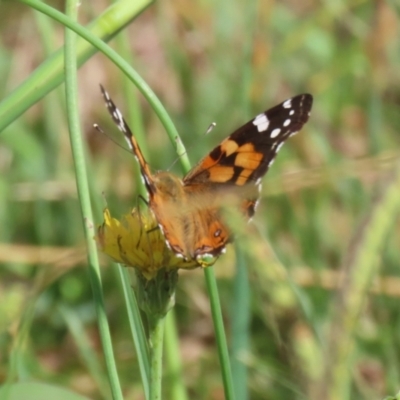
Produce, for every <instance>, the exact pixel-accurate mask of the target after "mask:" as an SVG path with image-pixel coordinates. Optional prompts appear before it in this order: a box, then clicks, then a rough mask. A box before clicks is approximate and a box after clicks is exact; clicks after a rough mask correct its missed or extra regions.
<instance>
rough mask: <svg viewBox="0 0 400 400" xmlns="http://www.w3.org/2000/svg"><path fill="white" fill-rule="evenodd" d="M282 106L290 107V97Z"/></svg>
mask: <svg viewBox="0 0 400 400" xmlns="http://www.w3.org/2000/svg"><path fill="white" fill-rule="evenodd" d="M282 106H283V108H292V99H289V100H286V101H285V102H284V103H283V104H282Z"/></svg>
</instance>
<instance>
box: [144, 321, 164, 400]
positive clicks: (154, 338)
mask: <svg viewBox="0 0 400 400" xmlns="http://www.w3.org/2000/svg"><path fill="white" fill-rule="evenodd" d="M148 321H149V344H150V400H161V378H162V356H163V339H164V326H165V316H160V315H154V314H153V315H150V314H148Z"/></svg>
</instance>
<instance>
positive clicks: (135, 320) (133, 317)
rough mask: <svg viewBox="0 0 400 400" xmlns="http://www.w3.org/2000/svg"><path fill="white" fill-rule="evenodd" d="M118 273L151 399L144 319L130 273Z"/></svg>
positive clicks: (144, 383)
mask: <svg viewBox="0 0 400 400" xmlns="http://www.w3.org/2000/svg"><path fill="white" fill-rule="evenodd" d="M118 272H119V275H120V278H121V284H122V289H123V292H124V297H125V304H126V306H127V311H128V318H129V326H130V328H131V333H132V337H133V343H134V344H135V349H136V354H137V358H138V363H139V369H140V374H141V377H142V383H143V390H144V395H145V398H146V399H148V398H149V396H150V395H149V393H150V389H149V382H150V360H149V347H148V344H147V339H146V334H145V332H144V328H143V323H142V318H141V316H140V311H139V306H138V304H137V301H136V297H135V294H134V293H133V291H132V287H131V285H130V283H129V282H130V279H129V272H128V270H127V269H126V268H125V267H122V266H121V265H119V266H118Z"/></svg>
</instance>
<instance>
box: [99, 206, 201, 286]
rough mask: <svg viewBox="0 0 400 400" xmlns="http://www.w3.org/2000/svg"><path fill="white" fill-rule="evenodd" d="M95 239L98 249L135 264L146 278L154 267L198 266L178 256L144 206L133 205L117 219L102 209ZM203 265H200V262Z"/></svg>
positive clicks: (152, 271) (132, 264)
mask: <svg viewBox="0 0 400 400" xmlns="http://www.w3.org/2000/svg"><path fill="white" fill-rule="evenodd" d="M103 216H104V222H103V224H102V225H100V226H99V228H98V231H97V236H96V238H95V239H96V241H97V243H98V245H99V247H100V249H101V250H102V251H103V252H104V253H105V254H107V255H109V256H110V257H111V258H113V259H114V260H115V261H116V262H118V263H121V264H125V265H127V266H131V267H134V268H136V269H137V270H138V271H139V272H140V273H141V274H142V275H143V276H144V278H145V279H147V280H151V279H153V278H155V277H156V275H157V273H158V271H160V270H161V269H163V268H165V269H166V270H167V271H171V270H176V269H178V268H189V269H191V268H196V267H199V266H202V265H201V264H200V263H199V261H196V260H194V259H191V260H185V259H184V258H181V257H178V256H177V255H176V254H175V253H174V252H173V251H172V250H171V249H170V248H169V247H168V245H167V243H166V242H165V239H164V236H163V234H162V232H161V230H160V229H159V227H158V224H157V221H156V219H155V218H154V215H153V213H152V212H151V210H149V209H148V208H145V209H144V210H143V209H140V210H138V209H133V210H132V212H131V213H130V214H127V215H124V216H123V217H122V218H121V221H119V220H117V219H115V218H113V217H111V213H110V211H109V209H108V208H106V209H104V212H103ZM203 266H204V265H203Z"/></svg>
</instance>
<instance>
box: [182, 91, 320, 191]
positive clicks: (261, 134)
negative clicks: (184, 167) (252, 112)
mask: <svg viewBox="0 0 400 400" xmlns="http://www.w3.org/2000/svg"><path fill="white" fill-rule="evenodd" d="M311 107H312V96H311V95H310V94H301V95H298V96H296V97H293V98H291V99H288V100H286V101H284V102H283V103H281V104H279V105H277V106H275V107H273V108H271V109H269V110H267V111H265V112H264V113H262V114H259V115H257V116H256V117H255V118H254V119H252V120H251V121H249V122H247V124H245V125H243V126H242V127H240V128H239V129H237V130H236V131H235V132H233V133H232V134H231V135H230V136H229V137H228V138H226V139H225V140H224V141H223V142H222V143H221V144H220V145H218V146H217V147H216V148H215V149H214V150H213V151H212V152H211V153H210V154H209V155H208V156H206V157H205V158H203V159H202V160H201V161H200V162H199V163H198V164H197V165H196V166H195V167H194V168H193V169H192V170H191V171H190V172H189V173H188V174H187V175H186V176H185V178H184V183H185V184H186V185H192V184H197V183H204V182H213V183H222V184H234V185H239V186H242V185H245V184H247V183H249V182H252V181H254V182H255V181H257V180H258V179H259V178H261V177H262V176H263V175H264V174H265V173H266V172H267V171H268V168H269V167H270V166H271V164H272V162H273V161H274V159H275V156H276V154H277V153H278V151H279V150H280V148H281V146H282V144H283V143H284V142H285V141H286V140H287V139H288V138H289V137H290V136H292V135H294V134H295V133H297V132H298V131H299V130H300V129H301V128H302V127H303V125H304V124H305V123H306V122H307V120H308V118H309V116H310V110H311Z"/></svg>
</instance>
